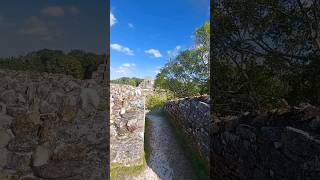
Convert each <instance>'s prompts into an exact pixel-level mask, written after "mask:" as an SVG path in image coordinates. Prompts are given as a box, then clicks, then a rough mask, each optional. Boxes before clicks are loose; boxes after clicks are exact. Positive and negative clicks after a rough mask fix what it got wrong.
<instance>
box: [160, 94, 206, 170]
mask: <svg viewBox="0 0 320 180" xmlns="http://www.w3.org/2000/svg"><path fill="white" fill-rule="evenodd" d="M209 101H210V99H209V97H208V96H199V97H192V98H184V99H178V100H172V101H168V102H167V103H166V104H165V105H164V108H163V109H164V112H165V113H167V114H168V115H169V116H170V117H171V120H174V121H176V123H177V124H178V125H179V126H180V128H181V129H182V130H183V131H184V132H185V134H186V135H187V136H188V137H189V139H190V140H191V142H194V147H195V148H197V149H198V151H199V154H200V155H201V156H202V157H203V159H205V160H207V162H208V164H209V157H210V136H209V131H210V106H209Z"/></svg>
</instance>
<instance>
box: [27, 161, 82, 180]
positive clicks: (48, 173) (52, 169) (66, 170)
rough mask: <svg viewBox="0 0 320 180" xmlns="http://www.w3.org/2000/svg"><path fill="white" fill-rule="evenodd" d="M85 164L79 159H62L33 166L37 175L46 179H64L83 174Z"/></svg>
mask: <svg viewBox="0 0 320 180" xmlns="http://www.w3.org/2000/svg"><path fill="white" fill-rule="evenodd" d="M84 167H85V166H84V164H83V163H82V162H79V161H62V162H55V163H49V164H45V165H42V166H38V167H33V172H34V174H35V176H36V177H40V178H45V179H64V178H71V177H75V176H77V175H79V174H81V172H82V170H83V168H84Z"/></svg>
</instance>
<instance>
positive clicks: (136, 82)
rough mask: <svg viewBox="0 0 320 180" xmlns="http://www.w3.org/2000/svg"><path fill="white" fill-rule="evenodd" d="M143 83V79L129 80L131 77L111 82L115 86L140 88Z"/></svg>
mask: <svg viewBox="0 0 320 180" xmlns="http://www.w3.org/2000/svg"><path fill="white" fill-rule="evenodd" d="M142 81H143V79H140V78H135V77H133V78H129V77H121V78H119V79H115V80H111V83H114V84H126V85H131V86H134V87H137V86H139V84H140V83H141V82H142Z"/></svg>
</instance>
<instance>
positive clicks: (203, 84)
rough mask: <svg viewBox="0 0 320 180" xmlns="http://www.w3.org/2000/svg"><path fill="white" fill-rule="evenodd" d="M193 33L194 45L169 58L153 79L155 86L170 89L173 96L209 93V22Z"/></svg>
mask: <svg viewBox="0 0 320 180" xmlns="http://www.w3.org/2000/svg"><path fill="white" fill-rule="evenodd" d="M194 35H195V42H194V47H193V48H190V49H187V50H184V51H182V52H180V53H179V54H178V55H177V56H176V57H173V58H172V59H170V60H169V62H168V63H167V64H166V65H165V66H164V67H163V68H162V69H161V70H160V73H159V74H157V76H156V79H155V87H157V88H159V89H165V90H168V91H171V92H172V94H173V96H174V97H188V96H194V95H200V94H209V49H210V43H209V39H210V24H209V22H205V23H204V24H203V25H202V26H201V27H200V28H198V29H197V30H196V31H195V34H194Z"/></svg>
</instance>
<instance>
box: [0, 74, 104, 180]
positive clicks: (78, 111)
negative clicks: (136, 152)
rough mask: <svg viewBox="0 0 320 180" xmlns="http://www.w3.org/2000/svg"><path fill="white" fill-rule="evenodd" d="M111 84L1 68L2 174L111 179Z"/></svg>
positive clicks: (11, 177)
mask: <svg viewBox="0 0 320 180" xmlns="http://www.w3.org/2000/svg"><path fill="white" fill-rule="evenodd" d="M104 89H105V87H104V86H103V85H102V84H97V83H96V82H95V81H94V80H78V79H73V78H72V77H71V76H66V75H61V74H48V73H33V72H16V71H7V70H0V179H10V180H15V179H25V180H26V179H28V180H32V179H79V180H80V179H89V180H90V179H107V176H109V173H107V167H108V166H107V165H108V164H109V163H108V161H109V156H108V154H109V143H108V142H109V138H108V137H109V130H108V122H109V121H107V115H108V114H107V109H106V94H105V91H104Z"/></svg>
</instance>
